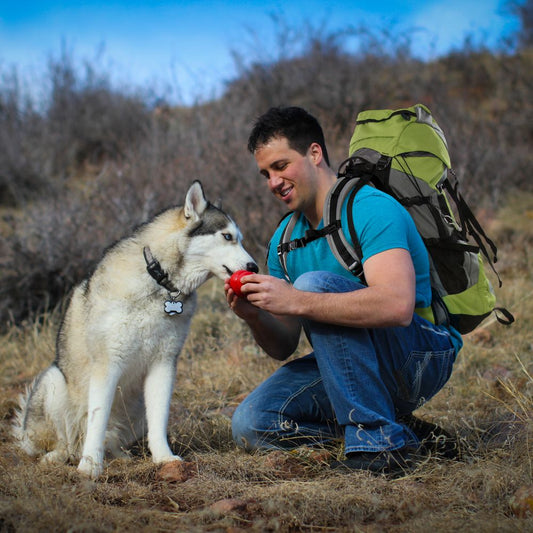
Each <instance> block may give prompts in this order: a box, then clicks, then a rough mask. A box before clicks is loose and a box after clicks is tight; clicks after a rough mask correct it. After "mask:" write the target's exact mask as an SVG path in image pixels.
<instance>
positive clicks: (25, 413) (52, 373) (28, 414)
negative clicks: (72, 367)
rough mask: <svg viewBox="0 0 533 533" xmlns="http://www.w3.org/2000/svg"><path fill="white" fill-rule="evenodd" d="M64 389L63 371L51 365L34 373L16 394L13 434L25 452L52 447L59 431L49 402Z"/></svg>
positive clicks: (35, 452) (42, 451) (34, 452)
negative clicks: (28, 384) (30, 379)
mask: <svg viewBox="0 0 533 533" xmlns="http://www.w3.org/2000/svg"><path fill="white" fill-rule="evenodd" d="M63 390H64V378H63V375H62V374H61V371H60V370H59V369H58V368H57V367H54V366H51V367H50V368H48V369H47V370H45V371H44V372H42V373H41V374H40V375H39V376H37V378H36V379H35V380H34V381H33V383H32V384H31V385H30V386H29V387H27V389H26V391H25V393H23V394H21V396H20V397H19V406H18V409H16V412H15V417H14V420H13V425H12V435H13V437H14V439H15V442H16V443H17V445H18V446H19V447H20V448H21V449H22V450H24V451H25V452H26V453H27V454H28V455H31V456H35V455H41V454H43V453H46V452H48V451H49V450H51V449H53V448H54V447H55V444H56V443H57V440H58V439H57V438H58V435H57V429H56V427H55V426H56V425H55V424H54V421H53V417H54V413H53V412H52V409H51V408H52V407H53V406H52V405H51V404H52V402H53V400H54V397H57V395H58V394H60V393H61V391H63ZM63 408H65V406H64V407H63ZM55 410H56V411H57V408H56V409H55Z"/></svg>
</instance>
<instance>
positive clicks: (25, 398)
mask: <svg viewBox="0 0 533 533" xmlns="http://www.w3.org/2000/svg"><path fill="white" fill-rule="evenodd" d="M35 382H36V380H35V381H34V382H33V383H32V384H31V385H30V386H28V387H26V390H25V392H24V393H22V394H21V395H20V396H19V400H18V407H17V408H16V409H15V416H14V418H13V425H12V426H11V433H12V435H13V438H14V439H15V442H16V444H17V445H18V446H19V448H21V449H22V450H23V451H25V452H26V453H27V454H28V455H31V456H35V455H39V453H42V452H44V450H42V449H39V447H38V446H36V442H35V440H34V439H32V438H31V436H30V433H29V432H28V430H27V418H28V410H29V405H30V398H31V396H32V392H33V387H34V385H35Z"/></svg>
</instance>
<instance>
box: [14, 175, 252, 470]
mask: <svg viewBox="0 0 533 533" xmlns="http://www.w3.org/2000/svg"><path fill="white" fill-rule="evenodd" d="M241 240H242V236H241V233H240V231H239V228H238V227H237V225H236V224H235V222H234V221H233V220H232V219H231V218H230V217H229V216H228V215H227V214H225V213H224V212H223V211H222V210H221V209H220V208H219V207H217V206H215V205H212V204H210V203H209V202H208V201H207V200H206V198H205V195H204V192H203V189H202V186H201V184H200V182H198V181H195V182H194V183H193V184H192V185H191V187H190V189H189V190H188V192H187V195H186V198H185V204H184V206H183V207H175V208H171V209H168V210H166V211H164V212H163V213H161V214H160V215H158V216H157V217H156V218H154V219H153V220H152V221H151V222H148V223H146V224H144V225H142V226H140V227H139V228H138V229H137V230H136V231H135V232H134V233H133V235H131V236H130V237H128V238H125V239H123V240H121V241H119V242H118V243H117V244H115V245H114V246H112V247H111V248H110V249H109V250H108V251H107V252H106V253H105V254H104V256H103V258H102V260H101V261H100V263H99V264H98V265H97V267H96V269H95V271H94V273H93V274H92V276H91V277H89V278H88V279H86V280H84V281H83V282H82V283H81V284H79V285H78V286H77V287H76V288H75V289H74V291H73V294H72V297H71V300H70V302H69V304H68V307H67V309H66V312H65V315H64V317H63V320H62V323H61V326H60V328H59V332H58V335H57V344H56V359H55V361H54V362H53V364H52V365H51V366H50V367H49V368H48V369H47V370H45V371H44V372H42V373H41V374H40V375H39V376H38V377H37V378H36V380H35V381H34V383H33V384H32V386H31V387H30V388H29V390H28V392H27V393H26V395H25V396H24V397H22V398H21V402H20V411H19V412H18V414H17V418H16V421H15V424H14V435H15V437H16V439H17V440H18V442H19V444H20V446H21V447H22V449H23V450H25V451H26V452H27V453H28V454H30V455H42V454H44V456H43V458H42V460H44V461H49V462H66V461H68V460H69V459H74V460H76V461H79V464H78V470H79V471H80V472H82V473H84V474H87V475H89V476H91V477H93V478H94V477H97V476H98V475H100V474H101V473H102V470H103V460H104V454H105V452H109V453H110V454H111V455H112V456H114V457H121V456H124V455H125V452H124V449H125V448H127V446H128V445H129V444H132V443H133V442H135V441H137V440H138V439H139V438H141V437H142V436H143V435H144V433H145V423H146V425H147V426H148V432H147V434H148V446H149V449H150V452H151V454H152V459H153V461H154V462H156V463H164V462H168V461H174V460H180V459H181V458H180V457H179V456H177V455H174V454H173V453H172V451H171V449H170V448H169V445H168V442H167V434H166V430H167V423H168V415H169V405H170V399H171V396H172V390H173V384H174V379H175V374H176V362H177V358H178V355H179V353H180V351H181V349H182V347H183V344H184V342H185V338H186V337H187V333H188V330H189V325H190V321H191V317H192V315H193V313H194V310H195V305H196V297H195V290H196V289H197V288H198V287H199V286H200V285H201V284H202V283H204V282H205V281H206V280H207V279H208V278H210V277H211V276H212V275H215V276H218V277H219V278H221V279H225V278H227V277H228V276H231V274H232V272H234V271H235V270H250V271H253V272H257V271H258V268H257V265H256V263H255V262H254V260H253V259H252V257H251V256H250V255H249V254H248V253H247V252H246V251H245V249H244V248H243V246H242V244H241Z"/></svg>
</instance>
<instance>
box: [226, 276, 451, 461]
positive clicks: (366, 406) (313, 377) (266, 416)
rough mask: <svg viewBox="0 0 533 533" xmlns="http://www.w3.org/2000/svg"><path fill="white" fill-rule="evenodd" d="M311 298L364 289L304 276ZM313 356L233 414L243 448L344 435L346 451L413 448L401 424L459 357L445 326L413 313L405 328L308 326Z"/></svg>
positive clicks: (339, 279) (284, 370)
mask: <svg viewBox="0 0 533 533" xmlns="http://www.w3.org/2000/svg"><path fill="white" fill-rule="evenodd" d="M294 286H295V287H296V288H297V289H300V290H303V291H310V292H349V291H353V290H359V289H361V288H363V285H361V284H359V283H357V282H356V281H355V280H350V279H348V278H345V277H343V276H339V275H337V274H333V273H330V272H308V273H306V274H304V275H302V276H300V277H299V278H298V279H297V280H296V282H295V283H294ZM304 328H305V331H306V334H307V336H308V339H309V341H310V343H311V345H312V347H313V352H312V353H310V354H308V355H306V356H305V357H301V358H299V359H295V360H292V361H290V362H289V363H287V364H285V365H283V366H282V367H280V368H279V369H278V370H277V371H276V372H274V374H273V375H272V376H270V377H269V378H268V379H267V380H266V381H264V382H263V383H262V384H261V385H259V386H258V387H257V388H256V389H255V390H254V391H253V392H252V393H251V394H250V395H249V396H248V397H247V398H246V399H245V400H244V401H243V402H242V403H241V404H240V405H239V407H238V408H237V410H236V411H235V413H234V415H233V420H232V431H233V438H234V440H235V442H236V443H237V444H238V445H239V446H241V447H243V448H245V449H247V450H254V449H272V448H277V449H279V448H282V449H288V448H293V447H297V446H301V445H313V444H324V443H327V442H329V441H332V440H337V439H339V438H342V437H344V443H345V452H346V453H349V452H357V451H367V452H372V451H382V450H396V449H400V448H403V447H405V446H416V445H417V444H418V439H417V437H416V436H415V435H414V433H413V432H412V431H411V430H410V429H409V428H408V427H407V426H405V425H403V424H401V423H400V422H399V421H398V417H399V416H401V415H405V414H408V413H411V412H412V411H414V410H415V409H416V408H418V407H420V406H421V405H422V404H424V403H425V402H426V401H427V400H429V399H430V398H431V397H432V396H434V395H435V394H436V393H437V392H438V391H439V390H440V389H441V388H442V387H443V386H444V384H445V383H446V381H447V380H448V379H449V377H450V375H451V372H452V366H453V363H454V361H455V357H456V352H455V349H454V347H453V345H452V342H451V340H450V334H449V333H448V331H447V329H446V328H443V327H437V326H434V325H433V324H431V323H430V322H428V321H426V320H424V319H423V318H420V317H419V316H418V315H414V317H413V321H412V322H411V324H410V325H409V326H408V327H394V328H376V329H362V328H350V327H344V326H334V325H331V324H323V323H319V322H313V321H306V322H305V323H304Z"/></svg>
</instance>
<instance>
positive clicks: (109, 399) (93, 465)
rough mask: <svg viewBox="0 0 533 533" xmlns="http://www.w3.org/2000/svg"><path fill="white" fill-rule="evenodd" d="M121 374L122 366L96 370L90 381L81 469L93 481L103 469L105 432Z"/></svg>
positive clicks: (79, 466) (79, 468) (79, 467)
mask: <svg viewBox="0 0 533 533" xmlns="http://www.w3.org/2000/svg"><path fill="white" fill-rule="evenodd" d="M120 373H121V371H120V368H119V367H118V366H112V365H110V366H108V368H107V369H106V370H103V369H98V370H96V371H95V372H94V373H93V374H92V375H91V378H90V382H89V399H88V407H87V433H86V434H85V442H84V445H83V453H82V457H81V460H80V463H79V465H78V470H79V471H80V472H82V473H83V474H87V475H89V476H91V477H92V478H96V477H98V476H99V475H100V474H101V473H102V470H103V463H104V441H105V433H106V429H107V422H108V420H109V413H110V412H111V406H112V404H113V398H114V396H115V389H116V387H117V383H118V380H119V378H120Z"/></svg>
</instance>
